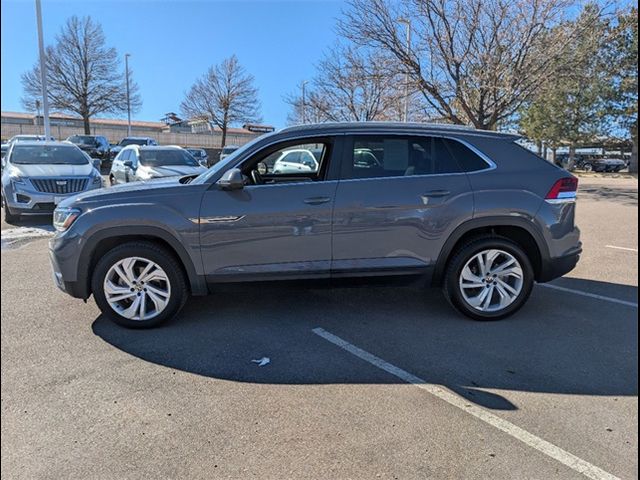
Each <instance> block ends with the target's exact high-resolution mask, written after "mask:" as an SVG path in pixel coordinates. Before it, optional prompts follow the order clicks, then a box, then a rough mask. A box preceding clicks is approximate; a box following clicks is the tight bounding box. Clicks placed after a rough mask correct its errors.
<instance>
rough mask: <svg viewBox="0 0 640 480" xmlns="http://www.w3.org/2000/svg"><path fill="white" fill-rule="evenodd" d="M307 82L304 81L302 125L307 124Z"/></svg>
mask: <svg viewBox="0 0 640 480" xmlns="http://www.w3.org/2000/svg"><path fill="white" fill-rule="evenodd" d="M307 83H309V82H307V81H306V80H303V81H302V123H303V124H305V123H307V99H306V95H305V87H306V85H307Z"/></svg>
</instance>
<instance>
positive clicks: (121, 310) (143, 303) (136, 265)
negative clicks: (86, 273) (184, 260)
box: [103, 257, 171, 321]
mask: <svg viewBox="0 0 640 480" xmlns="http://www.w3.org/2000/svg"><path fill="white" fill-rule="evenodd" d="M103 288H104V295H105V297H106V300H107V303H108V304H109V306H110V307H111V308H112V309H113V310H114V311H115V312H116V313H118V314H119V315H121V316H123V317H125V318H127V319H129V320H140V321H142V320H150V319H152V318H154V317H156V316H158V315H160V313H162V311H163V310H164V309H165V308H166V307H167V304H168V303H169V299H170V298H171V283H170V282H169V277H168V276H167V274H166V272H165V271H164V270H163V269H162V267H160V266H159V265H158V264H157V263H155V262H152V261H151V260H148V259H146V258H142V257H127V258H123V259H122V260H118V261H117V262H116V263H115V264H114V265H113V266H112V267H111V268H110V269H109V271H108V272H107V274H106V276H105V278H104V284H103Z"/></svg>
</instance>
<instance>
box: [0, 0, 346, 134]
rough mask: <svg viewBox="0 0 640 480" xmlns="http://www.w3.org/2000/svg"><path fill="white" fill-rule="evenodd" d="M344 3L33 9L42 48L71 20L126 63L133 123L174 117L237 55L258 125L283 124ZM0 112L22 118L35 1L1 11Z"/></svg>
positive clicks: (33, 44) (6, 2) (116, 2)
mask: <svg viewBox="0 0 640 480" xmlns="http://www.w3.org/2000/svg"><path fill="white" fill-rule="evenodd" d="M343 8H344V4H343V3H342V2H340V1H338V0H334V1H327V0H325V1H307V0H299V1H286V2H285V1H273V0H269V1H266V0H263V1H206V0H200V1H177V0H174V1H152V0H146V1H132V2H128V1H123V0H111V1H97V0H95V1H94V0H84V1H73V0H67V1H51V0H42V16H43V29H44V37H45V43H51V42H52V41H53V39H54V38H55V35H56V34H57V33H58V31H59V30H60V27H61V26H62V25H63V24H64V22H65V21H66V19H67V18H68V17H70V16H71V15H78V16H84V15H91V16H92V17H93V18H94V19H96V20H98V21H99V22H100V23H101V24H102V26H103V29H104V31H105V35H106V37H107V44H108V45H109V46H113V47H115V48H116V49H117V50H118V52H119V53H120V54H124V53H125V52H128V53H130V54H131V58H130V64H131V67H132V69H133V71H134V77H135V80H136V81H137V82H138V84H139V86H140V93H141V94H142V99H143V106H142V110H141V111H140V112H139V113H138V114H137V115H136V118H138V119H140V120H159V119H160V118H161V117H162V116H163V115H164V114H165V113H166V112H170V111H174V112H179V107H180V102H181V100H182V98H183V95H184V92H185V90H187V89H188V88H189V86H190V85H191V84H192V83H193V81H194V80H195V79H196V78H197V77H199V76H200V75H201V74H202V73H204V72H205V71H206V69H207V68H208V67H209V66H210V65H212V64H215V63H219V62H220V61H221V60H223V59H224V58H225V57H228V56H230V55H232V54H234V53H235V54H236V55H237V56H238V58H239V60H240V62H241V64H242V65H243V66H244V67H245V68H246V69H247V71H249V72H250V73H251V74H252V75H254V77H255V79H256V84H257V86H258V88H259V91H260V100H261V103H262V116H263V119H264V121H265V123H270V124H272V125H274V126H276V127H282V126H284V125H285V124H286V117H287V113H288V110H289V107H288V105H286V104H285V103H284V101H283V96H285V95H286V94H287V93H289V92H293V91H295V89H296V87H297V85H299V83H300V82H301V81H302V80H303V79H308V78H310V77H312V76H313V74H314V63H316V62H317V61H318V60H319V59H320V58H321V57H322V54H323V52H324V51H325V50H326V49H327V48H328V47H329V46H331V45H332V44H333V43H334V42H335V40H336V38H337V35H336V33H335V24H336V20H337V18H338V17H339V16H340V12H341V10H342V9H343ZM1 17H2V19H1V23H2V25H1V34H2V52H1V63H2V64H1V67H2V68H1V77H2V78H1V80H2V88H1V91H2V92H1V93H2V110H5V111H6V110H9V111H22V110H23V109H22V106H21V104H20V97H21V95H22V87H21V84H20V74H21V73H22V72H24V71H25V70H28V69H29V68H31V67H32V66H33V64H34V62H35V61H36V60H37V53H38V44H37V36H36V20H35V3H34V0H2V2H1Z"/></svg>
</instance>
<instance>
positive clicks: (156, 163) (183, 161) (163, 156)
mask: <svg viewBox="0 0 640 480" xmlns="http://www.w3.org/2000/svg"><path fill="white" fill-rule="evenodd" d="M140 163H141V164H142V165H145V166H148V167H166V166H169V165H185V166H188V167H199V166H200V164H199V163H198V161H197V160H196V159H195V158H193V156H192V155H191V154H190V153H188V152H185V151H184V150H160V149H158V150H156V149H153V150H142V149H141V150H140Z"/></svg>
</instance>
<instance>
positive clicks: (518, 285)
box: [444, 236, 534, 320]
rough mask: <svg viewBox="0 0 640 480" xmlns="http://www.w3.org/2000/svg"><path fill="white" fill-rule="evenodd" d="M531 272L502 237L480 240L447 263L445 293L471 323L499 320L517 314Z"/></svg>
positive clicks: (513, 245)
mask: <svg viewBox="0 0 640 480" xmlns="http://www.w3.org/2000/svg"><path fill="white" fill-rule="evenodd" d="M533 281H534V272H533V267H532V266H531V262H530V260H529V258H528V257H527V254H526V253H525V252H524V251H523V250H522V248H521V247H520V246H519V245H518V244H516V243H514V242H512V241H511V240H509V239H507V238H503V237H489V236H487V237H480V238H476V239H475V240H472V241H470V242H469V243H467V244H465V245H463V246H462V247H461V248H460V249H458V250H457V252H456V253H455V254H454V256H453V258H452V259H451V261H450V262H449V265H448V267H447V272H446V276H445V281H444V293H445V295H446V297H447V299H448V300H449V302H450V303H451V304H452V305H453V306H454V307H455V308H456V309H457V310H458V311H460V312H461V313H463V314H465V315H466V316H468V317H470V318H472V319H474V320H499V319H501V318H505V317H507V316H509V315H511V314H513V313H515V312H516V311H518V310H519V309H520V308H521V307H522V306H523V305H524V304H525V302H526V301H527V299H528V298H529V295H530V294H531V290H532V288H533Z"/></svg>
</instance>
